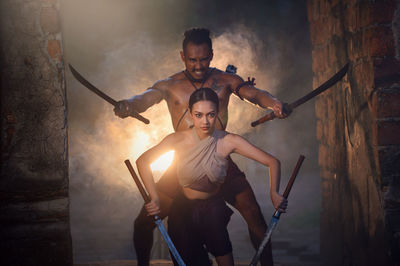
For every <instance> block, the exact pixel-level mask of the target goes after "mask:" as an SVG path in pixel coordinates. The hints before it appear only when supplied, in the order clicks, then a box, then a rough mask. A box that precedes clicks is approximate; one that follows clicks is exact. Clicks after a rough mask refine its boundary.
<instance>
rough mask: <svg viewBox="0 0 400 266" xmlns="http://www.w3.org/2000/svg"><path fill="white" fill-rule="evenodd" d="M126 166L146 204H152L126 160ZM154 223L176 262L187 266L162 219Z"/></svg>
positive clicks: (157, 219)
mask: <svg viewBox="0 0 400 266" xmlns="http://www.w3.org/2000/svg"><path fill="white" fill-rule="evenodd" d="M125 164H126V166H127V167H128V170H129V172H130V173H131V175H132V177H133V180H135V183H136V185H137V187H138V189H139V191H140V194H142V197H143V199H144V202H146V203H148V202H150V197H149V195H147V192H146V190H145V189H144V187H143V186H142V183H141V182H140V180H139V177H138V176H137V175H136V172H135V170H134V169H133V167H132V164H131V163H130V161H129V160H125ZM154 223H155V224H156V225H157V227H158V230H160V233H161V235H162V236H163V238H164V240H165V242H166V243H167V245H168V248H169V250H170V251H171V253H172V255H173V256H174V258H175V260H176V261H177V263H178V265H179V266H186V264H185V262H183V260H182V257H181V256H180V255H179V253H178V251H177V250H176V248H175V246H174V243H172V240H171V238H170V237H169V235H168V233H167V230H166V229H165V227H164V225H163V223H162V221H161V219H160V218H159V217H158V216H154Z"/></svg>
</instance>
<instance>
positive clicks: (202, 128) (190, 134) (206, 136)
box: [136, 88, 287, 266]
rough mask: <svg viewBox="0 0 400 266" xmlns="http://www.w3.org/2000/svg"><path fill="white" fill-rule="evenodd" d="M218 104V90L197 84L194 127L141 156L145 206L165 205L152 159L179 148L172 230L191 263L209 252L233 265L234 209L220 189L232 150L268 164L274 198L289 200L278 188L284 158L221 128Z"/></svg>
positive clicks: (282, 203)
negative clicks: (217, 125) (147, 197)
mask: <svg viewBox="0 0 400 266" xmlns="http://www.w3.org/2000/svg"><path fill="white" fill-rule="evenodd" d="M218 104H219V100H218V95H217V94H216V93H215V92H214V91H213V90H212V89H210V88H201V89H198V90H196V91H195V92H194V93H193V94H192V95H191V96H190V99H189V110H190V114H191V117H192V119H193V128H192V129H189V130H186V131H181V132H175V133H172V134H170V135H168V136H167V137H166V138H165V139H163V140H162V141H161V142H160V143H159V144H157V145H156V146H154V147H153V148H151V149H149V150H148V151H146V152H145V153H143V154H142V155H141V156H140V157H139V159H138V160H137V161H136V164H137V167H138V171H139V173H140V175H141V177H142V179H143V182H144V185H145V186H146V188H147V191H148V192H149V194H150V197H151V202H150V203H148V204H146V206H145V207H146V210H147V212H148V214H149V215H156V214H159V213H160V211H161V209H160V201H159V196H158V194H157V191H156V188H155V183H154V179H153V176H152V173H151V169H150V163H151V162H153V161H154V160H155V159H157V158H158V156H160V155H161V154H163V153H165V152H167V151H169V150H175V160H176V164H177V177H178V180H179V183H180V185H181V187H182V189H181V192H180V193H178V195H177V196H176V197H175V199H174V201H173V203H172V205H171V210H170V214H169V218H168V231H169V232H170V236H171V239H172V241H173V242H174V244H175V246H176V248H177V250H178V251H179V253H180V255H181V256H182V259H183V260H184V261H185V263H186V264H187V265H201V266H203V265H211V264H210V261H209V259H208V252H210V253H211V254H212V255H213V256H215V258H216V261H217V263H218V265H233V256H232V245H231V242H230V239H229V235H228V231H227V228H226V226H227V224H228V222H229V220H230V216H231V215H232V211H231V210H230V209H229V207H228V206H227V205H226V204H225V202H224V200H223V198H222V197H221V196H220V194H219V193H218V192H219V188H220V185H221V184H222V183H223V182H224V178H225V176H226V167H227V164H228V158H229V155H230V154H231V153H238V154H241V155H243V156H245V157H247V158H250V159H253V160H256V161H258V162H260V163H261V164H263V165H265V166H268V167H269V169H270V194H271V200H272V204H273V206H274V207H275V208H276V209H279V210H280V211H281V212H285V209H286V207H287V200H286V199H284V198H283V197H282V196H281V195H280V194H279V193H278V191H279V183H280V163H279V161H278V160H277V159H276V158H275V157H273V156H272V155H270V154H268V153H266V152H264V151H262V150H261V149H259V148H257V147H255V146H253V145H252V144H250V143H249V142H248V141H247V140H245V139H244V138H242V137H241V136H239V135H235V134H232V133H228V132H226V131H220V130H217V129H216V128H215V122H216V119H217V115H218ZM204 246H205V248H204Z"/></svg>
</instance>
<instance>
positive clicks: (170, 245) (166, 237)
mask: <svg viewBox="0 0 400 266" xmlns="http://www.w3.org/2000/svg"><path fill="white" fill-rule="evenodd" d="M154 222H155V223H156V225H157V227H158V230H159V231H160V233H161V235H162V237H163V238H164V240H165V242H166V243H167V245H168V248H169V250H170V251H171V253H172V256H174V258H175V260H176V262H177V263H178V265H179V266H185V265H186V264H185V262H183V260H182V258H181V256H180V255H179V253H178V250H176V248H175V246H174V243H172V240H171V238H170V237H169V235H168V233H167V230H166V229H165V227H164V225H163V223H162V221H161V219H159V218H158V219H156V220H155V221H154Z"/></svg>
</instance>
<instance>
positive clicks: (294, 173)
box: [283, 155, 306, 199]
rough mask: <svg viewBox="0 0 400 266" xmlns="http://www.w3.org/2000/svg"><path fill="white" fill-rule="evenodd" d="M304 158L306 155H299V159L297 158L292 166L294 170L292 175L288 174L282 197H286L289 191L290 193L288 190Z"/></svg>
mask: <svg viewBox="0 0 400 266" xmlns="http://www.w3.org/2000/svg"><path fill="white" fill-rule="evenodd" d="M305 158H306V157H305V156H304V155H300V156H299V159H298V160H297V164H296V167H295V168H294V170H293V172H292V175H291V176H290V179H289V182H288V184H287V185H286V189H285V192H283V197H284V198H285V199H287V198H288V197H289V193H290V190H291V189H292V186H293V183H294V180H295V179H296V177H297V174H298V173H299V170H300V167H301V165H302V163H303V161H304V159H305Z"/></svg>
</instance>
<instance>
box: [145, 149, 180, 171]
mask: <svg viewBox="0 0 400 266" xmlns="http://www.w3.org/2000/svg"><path fill="white" fill-rule="evenodd" d="M174 154H175V151H169V152H167V153H164V154H163V155H161V156H160V157H159V158H158V159H157V160H155V161H154V162H153V163H152V164H151V165H150V168H151V170H152V171H159V172H163V171H165V170H167V169H168V167H169V166H170V165H171V163H172V161H173V160H174Z"/></svg>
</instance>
